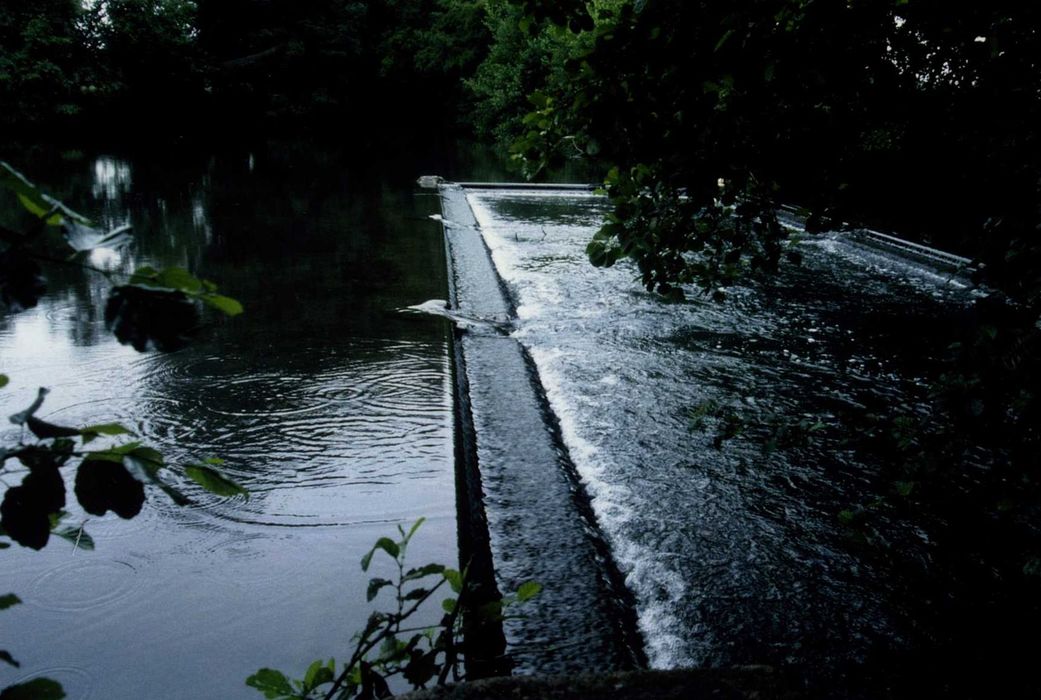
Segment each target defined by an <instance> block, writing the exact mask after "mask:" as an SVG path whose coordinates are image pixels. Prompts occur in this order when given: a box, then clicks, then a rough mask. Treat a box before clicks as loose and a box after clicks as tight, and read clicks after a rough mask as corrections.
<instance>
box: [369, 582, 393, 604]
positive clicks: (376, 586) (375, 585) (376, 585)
mask: <svg viewBox="0 0 1041 700" xmlns="http://www.w3.org/2000/svg"><path fill="white" fill-rule="evenodd" d="M391 585H393V581H388V580H387V579H385V578H374V579H369V588H368V590H367V591H366V593H365V599H366V600H367V601H368V602H370V603H371V602H372V599H373V598H375V597H376V595H377V594H378V593H379V592H380V590H381V589H382V588H384V587H385V586H391Z"/></svg>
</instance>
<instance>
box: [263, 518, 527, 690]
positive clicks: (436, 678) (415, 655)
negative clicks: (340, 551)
mask: <svg viewBox="0 0 1041 700" xmlns="http://www.w3.org/2000/svg"><path fill="white" fill-rule="evenodd" d="M422 524H423V518H420V519H419V520H417V521H416V523H415V524H414V525H412V527H411V528H410V529H409V530H408V532H406V531H405V529H404V528H403V527H401V526H400V525H399V526H398V534H399V535H400V537H401V539H399V540H393V539H390V538H389V537H381V538H380V539H379V540H377V541H376V544H375V545H373V547H372V549H370V550H369V551H368V553H366V554H365V556H364V557H362V560H361V568H362V571H368V570H369V566H370V564H371V563H372V558H373V556H375V555H376V553H377V552H383V553H384V554H386V555H387V556H389V557H390V558H391V559H393V561H394V564H395V566H396V567H397V570H398V571H397V577H396V580H394V581H391V580H388V579H384V578H372V579H370V580H369V585H368V590H367V592H366V597H367V599H368V600H369V601H370V602H371V601H373V600H374V599H375V598H376V597H377V596H378V595H379V594H380V592H381V591H382V590H383V589H385V588H386V589H389V590H391V591H393V593H394V602H395V606H394V610H393V611H391V612H374V613H372V614H371V615H370V616H369V619H368V622H367V623H366V625H365V628H364V629H363V630H362V631H361V632H359V633H358V634H356V635H355V636H354V641H355V647H354V651H353V652H352V653H351V656H350V658H349V659H348V660H347V662H346V663H344V664H342V666H341V667H340V672H339V674H337V673H336V670H337V664H336V661H335V659H329V660H328V661H325V660H322V659H318V660H316V661H314V662H312V663H311V665H310V666H309V667H308V669H307V671H306V673H305V674H304V677H303V678H302V679H292V680H291V679H289V678H288V677H287V676H286V675H285V674H284V673H282V672H281V671H277V670H275V669H270V668H262V669H260V670H259V671H257V672H256V673H255V674H253V675H252V676H250V677H249V678H248V679H246V685H248V686H250V687H252V688H256V689H257V690H258V691H260V692H261V693H263V694H264V697H265V698H268V700H316V699H318V698H321V699H322V700H347V699H348V698H358V699H360V700H371V699H372V698H386V697H391V695H392V692H391V690H390V686H389V684H388V682H387V680H388V679H389V678H392V677H400V678H403V679H404V680H405V681H406V682H407V683H408V684H409V685H410V686H411V687H412V688H413V689H418V688H424V687H426V686H427V685H428V684H430V683H432V682H433V683H435V684H436V685H445V684H446V683H447V682H449V680H451V681H459V680H462V679H463V676H462V672H461V670H460V663H461V661H462V637H463V620H464V617H466V616H471V615H479V616H485V617H492V618H497V619H504V611H505V610H506V609H507V608H508V607H509V606H511V605H513V604H516V603H523V602H526V601H528V600H531V599H532V598H534V597H535V596H536V595H538V594H539V592H540V591H541V590H542V586H541V585H540V584H538V583H536V582H534V581H529V582H527V583H524V584H522V585H521V586H520V588H518V589H517V592H516V593H515V594H513V595H508V596H504V597H503V598H502V599H500V600H497V601H494V602H492V603H488V604H485V605H482V606H479V607H476V608H475V607H472V606H471V605H470V603H469V601H468V595H467V594H468V592H469V591H470V584H469V582H468V580H467V572H466V570H465V569H464V570H463V571H462V572H460V571H457V570H455V569H450V568H447V567H445V566H443V565H442V564H427V565H425V566H420V567H417V568H411V569H406V568H405V552H406V550H407V548H408V544H409V542H410V541H411V539H412V536H413V535H415V533H416V531H417V530H418V529H419V527H420V525H422ZM445 584H447V585H448V586H449V588H450V589H451V591H452V593H454V594H455V597H451V596H449V597H446V598H444V599H443V600H442V601H441V607H442V609H443V611H444V615H443V616H442V618H441V621H440V623H439V624H438V625H436V626H422V625H420V626H416V625H414V624H411V625H410V624H406V623H407V622H408V621H409V620H411V619H413V617H414V616H415V615H416V614H417V613H418V612H419V611H420V609H421V608H422V607H423V605H424V603H426V601H428V600H430V599H431V598H433V597H434V596H435V594H437V593H438V591H439V590H441V589H442V588H443V586H444V585H445Z"/></svg>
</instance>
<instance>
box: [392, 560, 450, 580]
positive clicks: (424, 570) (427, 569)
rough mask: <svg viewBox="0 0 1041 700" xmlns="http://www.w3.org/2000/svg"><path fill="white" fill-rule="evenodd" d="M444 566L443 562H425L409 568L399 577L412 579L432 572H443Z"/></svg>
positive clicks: (429, 574)
mask: <svg viewBox="0 0 1041 700" xmlns="http://www.w3.org/2000/svg"><path fill="white" fill-rule="evenodd" d="M444 570H445V567H444V565H443V564H427V565H426V566H421V567H419V568H417V569H409V570H408V571H407V572H406V573H405V576H404V577H403V578H402V579H401V580H402V581H403V582H404V581H413V580H415V579H419V578H423V577H424V576H431V575H433V574H440V573H443V572H444Z"/></svg>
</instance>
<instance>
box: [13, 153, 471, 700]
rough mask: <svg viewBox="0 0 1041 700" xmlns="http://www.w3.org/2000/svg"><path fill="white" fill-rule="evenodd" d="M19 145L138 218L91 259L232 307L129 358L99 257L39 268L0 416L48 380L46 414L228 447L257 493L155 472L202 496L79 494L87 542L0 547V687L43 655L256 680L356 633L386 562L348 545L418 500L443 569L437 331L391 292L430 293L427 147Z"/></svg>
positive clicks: (91, 678) (111, 217) (443, 347)
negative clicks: (43, 281) (103, 502)
mask: <svg viewBox="0 0 1041 700" xmlns="http://www.w3.org/2000/svg"><path fill="white" fill-rule="evenodd" d="M14 164H15V165H16V167H19V168H20V169H22V170H23V171H24V172H25V173H26V175H27V176H29V177H30V178H31V179H34V180H36V181H38V182H40V183H42V184H45V185H46V189H47V190H48V191H50V192H51V193H53V194H54V195H55V196H58V197H59V198H62V199H63V200H64V201H65V202H66V203H67V204H68V205H70V206H72V207H73V208H74V209H76V210H78V211H81V212H82V213H84V214H86V215H88V216H90V217H91V218H93V219H95V220H96V221H98V222H99V223H101V224H104V225H108V226H112V225H117V224H120V223H124V222H130V223H131V224H133V226H134V230H135V239H134V243H133V244H132V246H131V247H130V248H129V249H128V250H127V251H121V252H116V251H105V250H102V251H96V252H95V253H94V254H92V256H91V258H90V260H89V262H90V264H92V265H94V266H96V267H101V268H103V269H105V270H108V271H110V272H112V273H114V274H115V275H116V277H117V278H118V277H119V276H120V275H123V274H126V273H129V272H130V271H132V270H133V269H134V268H135V267H138V266H140V265H144V264H149V265H153V266H155V267H162V266H173V265H178V266H183V267H187V268H189V269H191V270H192V271H194V272H196V273H197V274H198V275H199V276H201V277H205V278H207V279H211V280H214V281H216V282H217V283H218V284H219V285H220V287H221V289H222V291H224V292H225V293H227V294H229V295H231V296H234V297H236V298H238V299H239V300H240V301H241V302H242V303H243V304H244V306H245V308H246V312H245V313H244V314H243V315H242V316H240V317H238V318H235V319H229V320H223V319H211V321H212V324H211V325H210V327H208V328H206V329H204V330H203V332H202V333H201V334H200V337H199V339H198V340H197V341H196V342H195V343H194V344H192V345H191V346H190V347H188V348H186V349H184V350H181V351H179V352H176V353H172V354H165V355H164V354H157V353H149V354H139V353H137V352H135V351H134V350H133V349H131V348H129V347H124V346H121V345H119V344H118V343H117V342H116V341H115V339H114V338H113V337H112V336H111V334H109V333H108V332H106V331H105V330H104V327H103V321H102V320H101V317H102V309H103V305H104V300H105V297H106V294H107V288H108V283H107V282H106V281H105V279H104V277H103V276H102V275H99V274H96V273H92V272H88V271H85V270H79V269H66V268H62V267H60V266H51V267H50V268H48V270H47V274H48V278H49V288H50V291H49V293H48V294H47V295H46V297H45V298H44V299H43V300H42V301H41V303H40V304H39V306H38V307H36V308H34V309H32V310H29V311H25V312H23V313H20V314H17V315H12V314H6V313H5V314H4V315H3V316H2V317H0V372H3V373H4V374H7V375H9V376H10V377H11V384H10V385H9V386H8V387H6V388H5V389H3V391H2V392H0V412H2V413H3V415H5V416H6V415H8V414H10V413H13V412H15V411H17V410H20V409H22V408H24V407H25V406H27V405H28V404H29V403H30V402H31V401H32V398H33V397H34V396H35V394H36V389H37V387H39V386H46V387H49V388H50V389H51V393H50V395H49V396H48V397H47V401H46V403H45V405H44V407H43V409H42V411H41V412H40V416H41V417H44V418H45V419H46V420H50V421H52V422H55V423H60V424H66V425H76V424H90V423H98V422H109V421H120V422H122V423H124V424H125V425H127V426H128V427H130V428H132V429H133V430H134V431H135V432H136V433H137V435H138V436H139V439H140V440H142V441H143V442H145V443H146V444H149V445H152V446H154V447H156V448H158V449H159V450H160V451H161V452H163V454H164V455H165V456H166V459H167V461H168V462H172V463H183V462H186V461H189V460H197V459H199V458H203V457H208V456H216V457H220V458H222V459H224V460H226V464H225V465H224V469H226V471H227V472H228V474H229V475H230V476H231V477H233V478H235V479H237V480H238V481H239V482H241V483H242V484H243V485H244V486H246V487H247V488H248V489H249V491H250V496H249V498H248V500H247V499H243V498H221V497H217V496H212V495H208V494H206V493H203V492H201V490H199V489H197V488H193V485H192V484H190V483H186V482H185V480H183V479H180V480H178V479H177V477H172V478H173V480H174V481H175V483H177V484H178V486H180V487H181V488H182V489H183V490H184V491H185V492H186V493H187V494H188V495H189V496H190V497H192V498H193V499H194V500H195V503H196V504H195V505H194V506H190V507H186V508H181V507H177V506H175V505H174V504H172V503H171V502H170V501H169V500H168V499H167V498H166V497H165V496H164V495H163V494H161V493H159V492H158V491H156V492H150V493H149V494H148V500H147V503H146V505H145V508H144V510H143V512H142V513H141V514H140V515H139V516H138V517H136V518H134V519H132V520H121V519H119V518H118V517H115V516H114V515H113V514H111V513H109V514H108V515H106V516H105V517H102V518H98V517H88V516H85V515H84V514H83V513H82V512H80V511H79V510H78V508H77V504H75V502H74V499H72V498H70V499H69V500H70V503H69V506H70V507H69V510H70V512H71V516H70V522H71V523H73V524H76V525H79V524H80V523H83V524H84V526H85V530H86V532H87V533H89V534H90V535H91V536H92V537H93V539H94V541H95V543H96V549H95V550H94V551H83V550H77V549H75V548H74V547H73V546H72V545H71V544H69V543H68V542H65V541H63V540H52V542H51V543H50V544H49V545H48V546H47V547H46V548H45V549H44V550H43V551H41V552H34V551H31V550H25V549H22V548H20V547H17V546H15V547H12V548H11V549H8V550H5V551H3V552H0V590H2V592H3V593H7V592H13V593H16V594H17V595H18V596H19V597H20V598H21V599H22V600H23V604H22V605H17V606H15V607H13V608H11V609H9V610H6V611H4V612H3V614H2V616H0V630H2V634H0V640H2V643H0V648H4V649H8V650H9V651H10V652H11V653H12V655H13V656H14V657H15V658H16V659H18V660H19V661H20V662H21V664H22V665H21V668H19V669H14V668H11V667H9V666H7V665H3V666H0V687H2V686H4V685H7V684H9V683H12V682H16V681H20V680H24V679H26V678H31V677H35V676H38V675H45V676H48V677H51V678H54V679H55V680H58V681H59V682H61V683H62V684H63V685H64V687H65V689H66V692H67V694H68V697H69V698H71V699H72V700H86V699H87V698H93V699H94V700H101V699H108V698H145V697H148V698H187V697H198V698H256V697H260V695H259V694H258V693H257V692H256V691H254V690H252V689H250V688H247V687H246V686H245V685H244V680H245V678H246V677H247V676H248V675H249V674H251V673H253V672H255V671H256V670H257V669H258V668H260V667H262V666H268V667H273V668H279V669H282V670H285V671H286V672H288V673H290V674H291V675H294V676H298V677H299V676H302V674H303V671H304V670H305V669H306V666H307V664H308V663H310V661H312V660H313V659H316V658H326V659H327V658H329V657H332V656H335V657H337V658H338V659H342V658H343V657H345V656H346V655H347V654H348V653H349V650H350V649H349V647H348V642H349V640H350V638H351V636H352V634H353V633H354V632H356V631H357V630H359V629H360V628H361V627H362V626H363V625H364V622H365V619H366V617H367V616H368V614H369V612H370V611H371V609H372V608H371V607H370V606H368V605H366V603H365V597H364V590H365V585H366V582H367V578H368V576H369V575H372V574H373V573H375V574H376V575H383V576H388V574H390V573H391V572H390V571H389V570H386V571H385V570H383V568H382V567H381V566H378V565H374V567H373V568H374V570H375V571H374V572H370V574H363V573H362V572H361V570H360V568H359V560H360V559H361V557H362V555H363V554H364V553H365V551H366V550H367V549H368V548H369V547H371V546H372V544H373V543H374V542H375V540H376V539H377V538H378V537H380V536H382V535H392V534H395V525H396V524H398V523H404V524H406V525H407V524H409V523H411V522H412V521H415V520H416V519H417V518H419V517H421V516H422V517H426V518H427V522H426V524H425V525H424V527H423V528H422V529H421V530H420V531H419V534H418V535H417V536H416V540H415V541H414V544H413V547H412V548H411V550H410V553H409V558H410V561H411V562H412V563H414V564H416V565H419V564H424V563H427V562H430V561H437V562H442V563H445V564H448V565H452V566H456V565H457V556H458V555H457V535H456V510H455V507H456V506H455V485H454V483H455V482H454V456H453V418H452V393H451V391H452V390H451V381H450V367H449V360H448V335H447V328H446V324H445V322H444V321H443V320H441V319H435V318H428V317H420V316H416V315H406V314H401V313H399V312H398V309H400V308H402V307H404V306H408V305H410V304H415V303H418V302H421V301H423V300H425V299H428V298H431V297H443V296H445V262H444V252H443V243H442V237H441V234H440V230H439V228H438V227H437V226H436V225H435V224H433V222H431V221H429V220H428V219H427V218H426V217H427V216H428V215H429V214H431V213H434V212H436V211H438V203H437V199H436V197H431V196H422V195H420V194H418V193H417V192H416V191H415V188H414V185H413V182H414V180H415V178H416V176H417V175H418V174H420V172H421V168H422V167H423V165H422V164H417V163H416V162H405V163H392V164H389V165H387V166H386V167H380V166H374V165H371V164H369V165H367V166H364V167H361V166H358V165H357V164H356V163H355V162H352V161H351V160H350V159H348V158H344V157H342V155H340V154H336V153H331V152H330V151H329V149H328V148H327V147H325V146H318V147H315V146H313V145H312V146H309V145H304V144H294V143H283V144H268V145H262V146H258V147H256V148H254V149H241V150H237V151H235V150H233V151H231V152H224V153H220V154H217V155H214V154H212V153H202V154H199V153H192V152H189V153H185V154H180V155H178V154H170V153H165V154H161V155H155V154H152V155H148V156H133V157H114V156H106V155H97V156H95V155H84V154H68V155H67V157H66V158H65V159H61V158H48V157H41V156H40V155H39V154H36V155H35V156H34V157H32V158H26V159H25V161H24V162H17V161H15V162H14ZM388 173H389V174H388ZM11 200H12V201H8V195H7V194H6V193H5V194H4V200H3V204H2V207H3V209H0V213H2V214H3V215H4V217H3V218H4V221H5V222H6V223H8V225H12V224H15V223H18V222H19V221H20V219H19V218H18V213H17V211H16V210H17V208H18V207H17V204H15V203H14V202H13V198H11ZM4 425H7V427H6V428H3V427H0V431H2V437H3V438H4V439H5V440H12V439H17V438H18V432H17V430H16V429H15V428H14V427H13V426H11V425H9V424H8V423H7V421H6V420H5V421H4ZM12 478H15V479H16V477H12ZM14 483H17V481H13V482H12V485H13V484H14ZM70 494H71V488H70ZM377 560H378V557H377ZM388 577H389V576H388ZM433 619H436V616H435V617H434V618H433Z"/></svg>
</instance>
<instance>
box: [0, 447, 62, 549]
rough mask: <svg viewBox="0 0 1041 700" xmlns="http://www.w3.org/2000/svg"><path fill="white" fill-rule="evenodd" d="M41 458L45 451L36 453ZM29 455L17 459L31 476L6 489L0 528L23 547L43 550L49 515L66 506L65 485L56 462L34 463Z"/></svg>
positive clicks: (1, 506)
mask: <svg viewBox="0 0 1041 700" xmlns="http://www.w3.org/2000/svg"><path fill="white" fill-rule="evenodd" d="M34 452H38V453H40V454H41V455H48V454H50V453H49V451H47V450H42V449H41V450H36V451H34ZM31 454H32V452H28V453H26V454H23V455H20V458H22V459H25V460H26V461H27V466H29V468H30V472H29V474H28V475H26V477H25V478H24V479H23V480H22V484H21V485H20V486H15V487H13V488H10V489H8V490H7V491H6V492H5V493H4V500H3V503H2V504H0V516H2V517H0V524H2V525H3V529H4V531H5V533H6V534H7V535H8V536H9V537H10V538H11V539H13V540H14V541H15V542H17V543H18V544H20V545H22V546H23V547H31V548H32V549H43V547H45V546H46V545H47V541H48V539H49V538H50V530H51V519H50V515H51V514H52V513H59V512H60V511H61V509H62V508H63V507H64V506H65V482H64V481H63V480H62V477H61V473H60V472H59V471H58V467H57V464H56V462H54V461H51V462H47V461H46V460H44V459H40V460H34V459H33V458H32V457H31V456H30V455H31Z"/></svg>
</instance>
